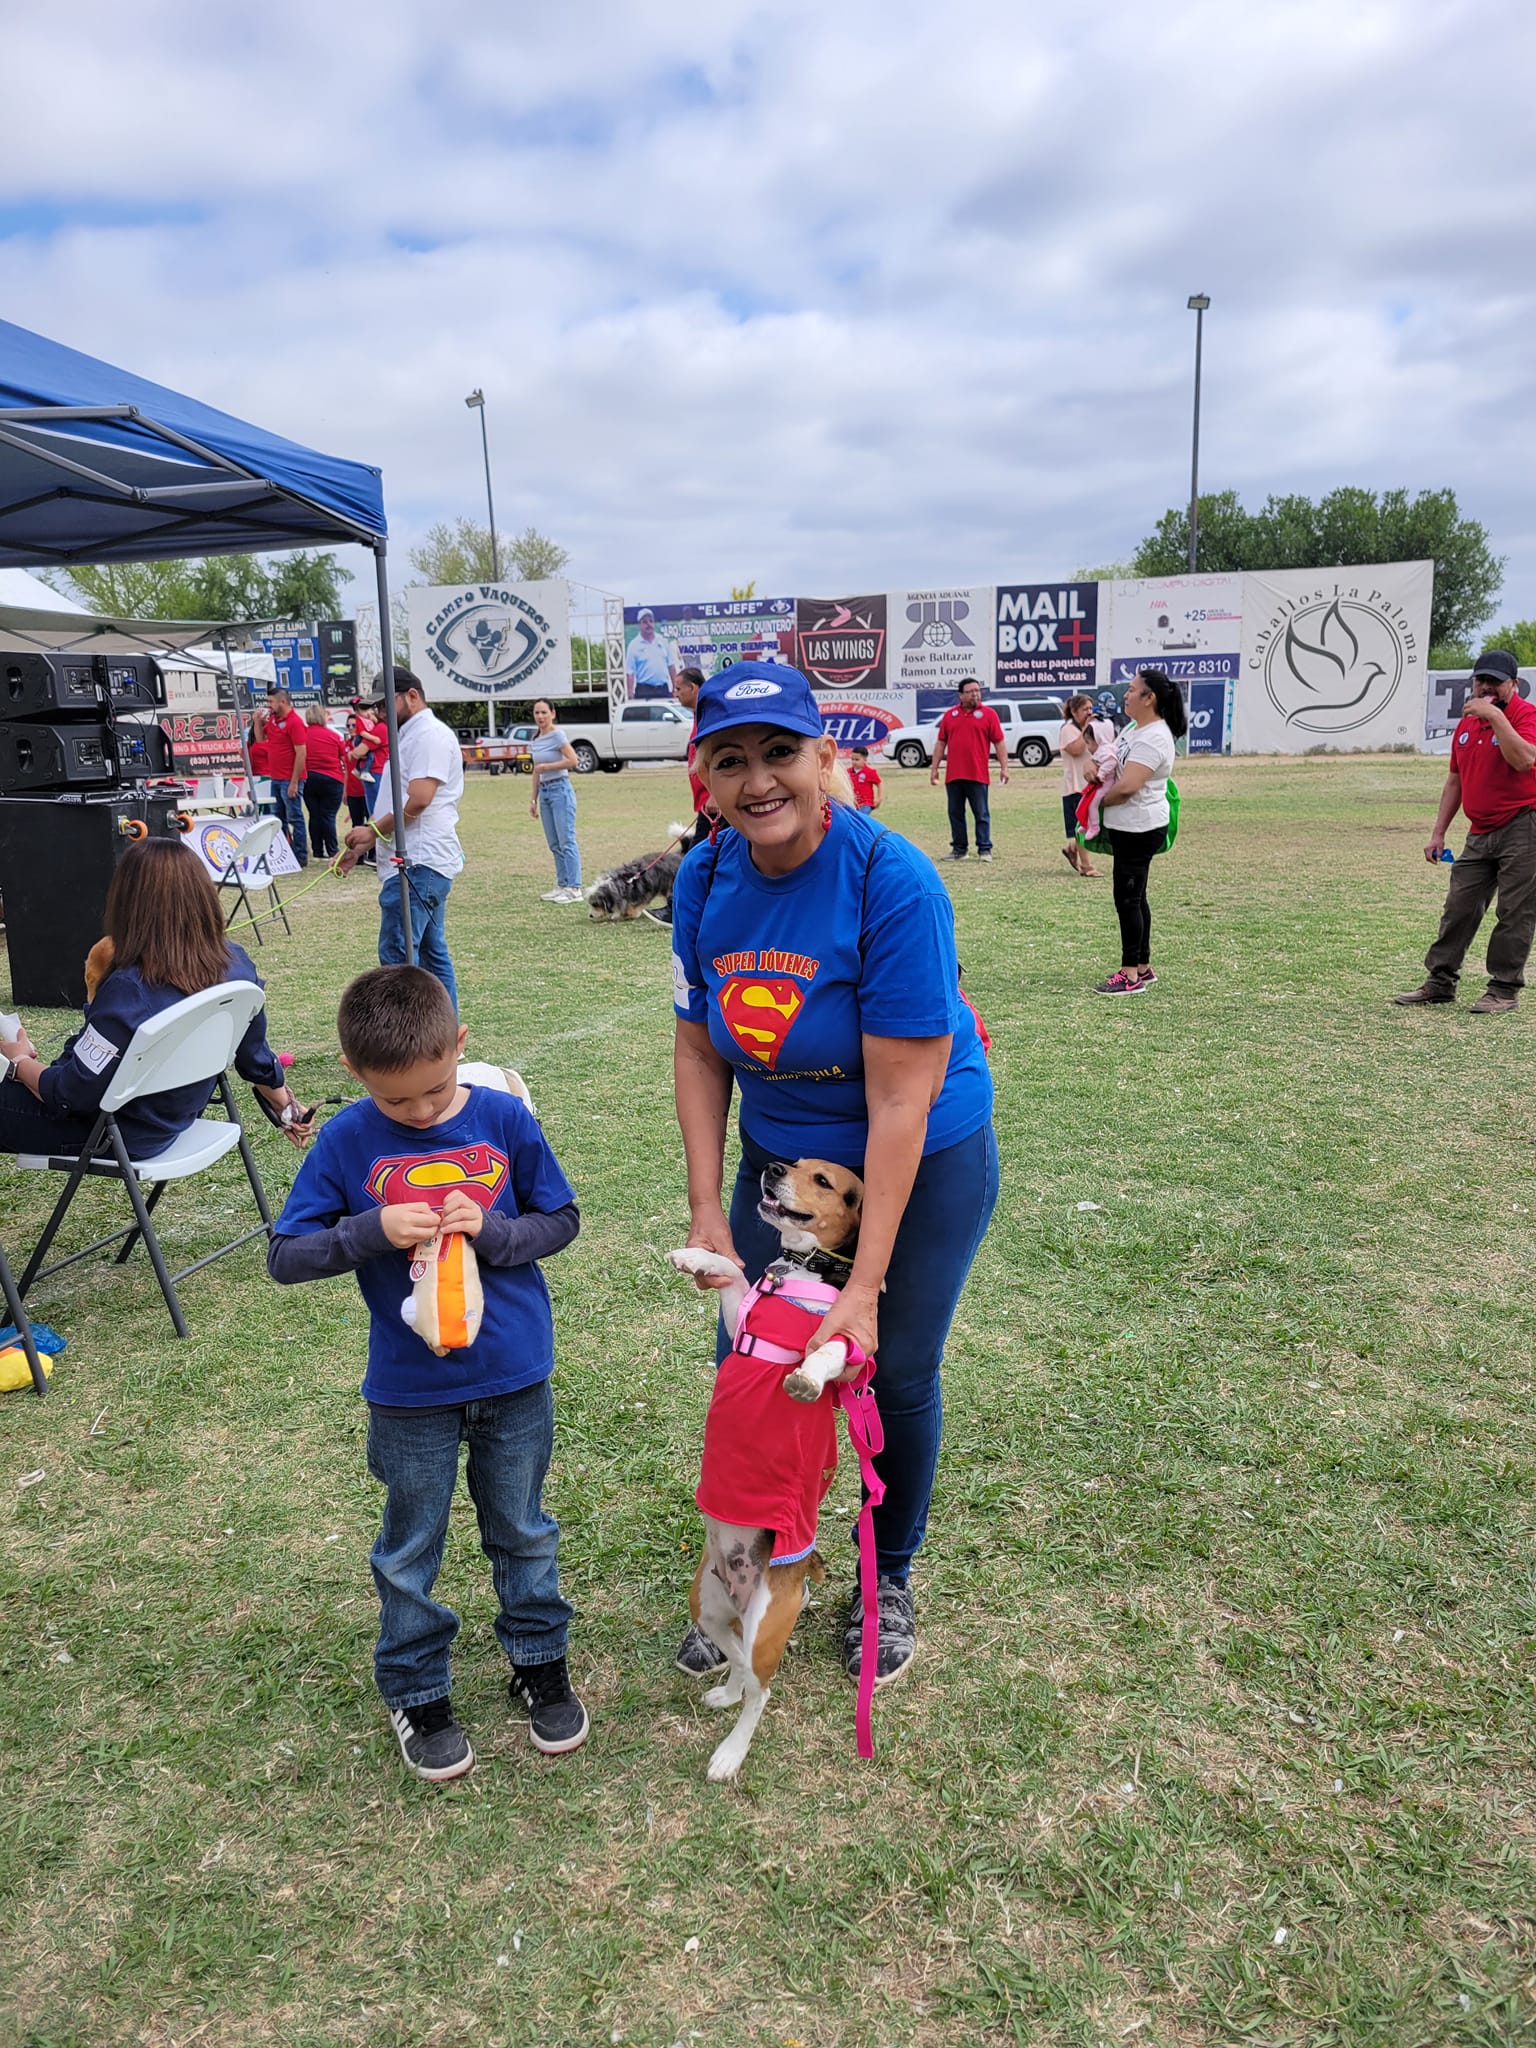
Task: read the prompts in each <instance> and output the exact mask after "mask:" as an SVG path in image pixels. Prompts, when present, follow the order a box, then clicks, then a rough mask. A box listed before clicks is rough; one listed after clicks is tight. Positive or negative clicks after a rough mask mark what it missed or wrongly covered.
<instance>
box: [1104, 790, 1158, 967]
mask: <svg viewBox="0 0 1536 2048" xmlns="http://www.w3.org/2000/svg"><path fill="white" fill-rule="evenodd" d="M1167 838H1168V832H1167V828H1166V827H1165V826H1162V825H1159V826H1158V827H1157V829H1156V830H1155V831H1152V832H1116V831H1114V830H1113V829H1111V831H1110V834H1109V850H1110V854H1111V857H1112V858H1113V860H1114V863H1115V881H1114V889H1115V910H1116V913H1117V915H1118V916H1119V919H1120V965H1121V966H1122V967H1140V966H1141V965H1142V963H1143V961H1145V962H1146V963H1147V964H1148V965H1149V966H1150V965H1151V961H1152V911H1151V907H1150V905H1149V904H1148V902H1147V871H1148V869H1149V868H1150V867H1151V865H1152V862H1153V860H1154V858H1155V857H1156V856H1157V855H1158V854H1160V853H1161V852H1162V850H1163V847H1164V844H1165V842H1166V840H1167Z"/></svg>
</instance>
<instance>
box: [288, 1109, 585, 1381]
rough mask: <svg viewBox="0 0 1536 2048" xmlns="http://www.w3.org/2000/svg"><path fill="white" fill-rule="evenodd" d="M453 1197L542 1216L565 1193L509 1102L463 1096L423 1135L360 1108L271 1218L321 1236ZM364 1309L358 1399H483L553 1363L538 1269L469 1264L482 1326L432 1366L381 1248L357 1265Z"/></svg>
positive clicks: (550, 1322)
mask: <svg viewBox="0 0 1536 2048" xmlns="http://www.w3.org/2000/svg"><path fill="white" fill-rule="evenodd" d="M455 1187H457V1188H462V1189H463V1190H464V1191H465V1192H466V1193H467V1194H468V1195H470V1196H471V1197H472V1198H473V1199H474V1200H475V1201H477V1202H479V1203H480V1204H481V1206H482V1207H483V1208H485V1209H487V1210H496V1211H499V1212H500V1213H501V1214H502V1215H505V1216H522V1215H526V1214H527V1213H528V1212H529V1211H530V1210H538V1211H540V1212H542V1213H543V1214H545V1215H552V1214H554V1213H555V1212H556V1211H557V1210H560V1209H564V1208H566V1207H567V1206H568V1205H569V1204H570V1203H572V1202H574V1201H575V1199H576V1195H575V1192H574V1190H573V1189H572V1187H571V1184H570V1182H569V1181H568V1180H567V1179H566V1177H565V1175H564V1173H562V1172H561V1170H560V1162H559V1161H558V1160H557V1159H556V1157H555V1155H554V1153H553V1152H552V1151H551V1150H550V1147H549V1143H548V1141H547V1140H546V1138H545V1136H544V1133H543V1131H542V1130H541V1129H540V1128H539V1123H538V1119H537V1118H536V1117H535V1116H534V1115H533V1114H532V1112H531V1111H530V1110H529V1109H528V1108H527V1106H526V1104H524V1103H523V1102H521V1101H519V1100H518V1098H517V1097H516V1096H515V1095H503V1094H501V1093H499V1092H498V1091H497V1090H495V1089H491V1088H471V1089H470V1091H469V1099H468V1101H467V1102H466V1103H465V1105H464V1107H463V1108H462V1109H461V1110H460V1111H459V1113H458V1114H457V1115H456V1116H454V1117H451V1118H450V1119H449V1120H448V1121H447V1122H446V1123H440V1124H433V1125H432V1126H431V1127H430V1128H429V1129H428V1130H424V1131H418V1130H412V1129H411V1128H410V1127H409V1126H408V1125H406V1124H397V1123H395V1122H394V1121H393V1120H392V1119H391V1118H389V1117H387V1116H385V1115H384V1113H383V1112H382V1111H381V1110H379V1109H376V1108H375V1107H374V1104H373V1103H372V1102H371V1101H363V1102H354V1103H351V1104H349V1105H348V1107H347V1108H346V1109H343V1110H340V1111H338V1112H337V1114H336V1115H335V1116H333V1117H332V1118H331V1120H330V1122H329V1123H327V1124H324V1125H322V1127H321V1129H320V1131H319V1133H318V1135H317V1136H316V1138H315V1141H314V1144H313V1145H312V1146H311V1147H310V1149H309V1151H308V1152H307V1153H306V1155H305V1158H304V1163H303V1165H302V1166H301V1167H300V1168H299V1172H298V1178H297V1179H296V1180H295V1181H294V1184H293V1190H292V1193H291V1194H290V1195H289V1197H288V1200H287V1202H286V1203H285V1204H284V1206H283V1213H282V1215H281V1216H280V1217H279V1218H278V1220H277V1231H278V1235H279V1236H280V1237H302V1236H304V1235H305V1234H306V1233H307V1232H310V1231H315V1230H329V1229H332V1228H333V1227H334V1226H335V1225H336V1224H337V1223H338V1222H339V1221H340V1220H341V1218H342V1217H343V1216H361V1215H364V1214H366V1213H367V1212H368V1211H369V1210H370V1209H382V1208H385V1207H387V1206H388V1205H389V1204H390V1203H392V1202H421V1201H430V1202H432V1203H433V1205H434V1206H439V1207H440V1206H441V1202H442V1197H443V1196H444V1195H445V1194H446V1193H447V1192H448V1191H449V1189H450V1188H455ZM357 1284H358V1286H359V1287H360V1288H361V1289H362V1292H363V1299H364V1301H366V1302H367V1304H368V1317H369V1329H368V1370H367V1373H366V1375H365V1377H364V1379H363V1389H362V1390H363V1395H364V1398H365V1399H367V1400H369V1401H375V1402H378V1403H380V1404H382V1405H384V1406H399V1407H405V1408H414V1407H437V1406H449V1405H455V1404H458V1403H460V1402H464V1401H485V1400H489V1399H490V1398H491V1397H492V1396H493V1395H496V1394H510V1393H515V1392H516V1391H517V1390H518V1388H520V1387H531V1386H533V1385H535V1384H536V1383H537V1382H538V1381H540V1380H545V1379H548V1377H549V1375H550V1373H551V1372H552V1371H553V1370H554V1364H555V1348H554V1346H555V1336H554V1319H553V1316H552V1315H551V1312H550V1305H549V1289H548V1287H547V1286H546V1285H545V1282H544V1275H543V1274H542V1273H541V1272H540V1270H539V1268H538V1267H537V1266H536V1265H534V1264H532V1263H530V1264H527V1265H522V1266H492V1265H490V1264H489V1263H488V1262H487V1261H485V1260H483V1259H482V1260H481V1261H480V1287H481V1291H482V1292H483V1294H484V1296H485V1317H484V1320H483V1322H482V1323H481V1326H480V1332H479V1335H478V1336H477V1337H476V1339H475V1341H474V1343H473V1344H471V1345H469V1346H468V1348H467V1349H465V1350H462V1351H450V1352H449V1353H448V1355H447V1356H446V1357H445V1358H438V1357H436V1356H435V1355H434V1354H433V1352H432V1351H431V1349H430V1348H429V1346H428V1345H426V1344H425V1343H423V1341H422V1340H421V1338H420V1337H418V1336H417V1334H416V1332H415V1331H414V1330H413V1329H411V1327H410V1326H409V1324H408V1323H407V1322H406V1321H405V1319H404V1317H403V1316H402V1315H401V1313H400V1310H401V1306H402V1304H403V1303H404V1302H405V1300H406V1298H407V1296H408V1295H409V1294H410V1292H411V1255H410V1254H409V1253H408V1252H402V1251H396V1250H395V1249H394V1248H393V1247H391V1248H390V1249H389V1250H388V1251H387V1252H384V1253H381V1254H380V1255H379V1256H378V1257H376V1258H371V1259H367V1260H365V1261H364V1263H363V1264H362V1265H361V1266H359V1267H358V1268H357Z"/></svg>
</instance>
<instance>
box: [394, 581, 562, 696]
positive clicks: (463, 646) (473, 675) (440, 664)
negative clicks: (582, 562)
mask: <svg viewBox="0 0 1536 2048" xmlns="http://www.w3.org/2000/svg"><path fill="white" fill-rule="evenodd" d="M405 596H406V603H407V606H408V612H407V616H408V618H409V620H410V627H411V656H412V666H413V667H414V668H415V670H416V672H417V673H418V674H419V675H420V677H421V679H422V681H423V683H425V685H426V688H427V697H428V700H429V701H432V700H434V699H436V700H444V699H446V700H448V701H450V702H457V703H461V704H462V703H466V702H471V703H472V702H484V701H486V700H487V699H491V700H498V699H502V698H507V697H537V696H538V695H539V694H540V693H541V692H547V693H548V694H549V695H550V696H551V697H561V696H566V697H568V696H569V695H570V693H571V627H570V619H571V595H570V586H569V584H567V582H566V581H565V579H564V577H562V576H551V577H548V578H547V579H546V580H545V581H544V582H542V583H465V584H458V585H443V584H410V585H408V586H407V588H406V593H405Z"/></svg>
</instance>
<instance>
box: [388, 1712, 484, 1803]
mask: <svg viewBox="0 0 1536 2048" xmlns="http://www.w3.org/2000/svg"><path fill="white" fill-rule="evenodd" d="M389 1719H390V1724H391V1726H392V1727H393V1728H394V1731H395V1737H396V1740H397V1741H398V1742H399V1744H400V1754H401V1755H402V1756H403V1757H404V1758H405V1761H406V1766H407V1768H408V1769H410V1770H413V1771H414V1772H415V1773H416V1775H417V1777H418V1778H425V1779H426V1780H427V1782H428V1784H431V1785H441V1784H444V1783H446V1782H447V1780H448V1779H450V1778H462V1777H463V1775H464V1773H465V1772H466V1771H472V1770H473V1769H474V1767H475V1752H474V1751H473V1750H472V1749H471V1748H470V1746H469V1737H468V1736H467V1735H466V1734H465V1733H464V1730H463V1729H462V1728H461V1727H460V1726H459V1724H458V1722H457V1721H455V1719H454V1718H453V1705H452V1702H451V1701H450V1700H449V1698H448V1695H447V1694H446V1693H444V1695H443V1697H442V1698H441V1699H440V1700H427V1701H425V1702H424V1703H423V1704H422V1705H421V1706H419V1707H391V1708H390V1710H389Z"/></svg>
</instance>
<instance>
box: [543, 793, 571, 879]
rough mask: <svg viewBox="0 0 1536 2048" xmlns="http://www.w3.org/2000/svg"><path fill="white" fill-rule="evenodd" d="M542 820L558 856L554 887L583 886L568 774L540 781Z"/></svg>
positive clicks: (545, 834)
mask: <svg viewBox="0 0 1536 2048" xmlns="http://www.w3.org/2000/svg"><path fill="white" fill-rule="evenodd" d="M539 823H540V824H541V825H542V826H543V827H544V837H545V838H546V839H547V840H548V841H549V850H550V852H551V853H552V854H553V855H554V856H555V887H556V888H557V889H579V888H580V887H581V855H580V853H579V852H578V851H577V847H576V792H575V790H574V789H572V787H571V778H570V776H569V775H561V776H559V777H557V778H556V780H555V781H553V782H541V783H540V784H539Z"/></svg>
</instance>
